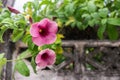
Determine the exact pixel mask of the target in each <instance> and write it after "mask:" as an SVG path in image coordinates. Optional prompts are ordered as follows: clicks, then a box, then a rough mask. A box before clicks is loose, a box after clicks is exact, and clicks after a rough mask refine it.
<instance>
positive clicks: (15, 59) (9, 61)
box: [7, 55, 31, 62]
mask: <svg viewBox="0 0 120 80" xmlns="http://www.w3.org/2000/svg"><path fill="white" fill-rule="evenodd" d="M29 57H31V55H30V56H27V57H24V58H18V59H14V60H7V62H12V61H19V60H22V59H25V58H29Z"/></svg>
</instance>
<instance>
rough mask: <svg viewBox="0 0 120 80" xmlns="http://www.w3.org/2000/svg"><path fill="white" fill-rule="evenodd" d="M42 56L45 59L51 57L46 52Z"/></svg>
mask: <svg viewBox="0 0 120 80" xmlns="http://www.w3.org/2000/svg"><path fill="white" fill-rule="evenodd" d="M41 58H42V59H43V60H47V59H48V58H49V55H48V53H44V54H43V55H42V56H41Z"/></svg>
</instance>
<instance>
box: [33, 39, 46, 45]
mask: <svg viewBox="0 0 120 80" xmlns="http://www.w3.org/2000/svg"><path fill="white" fill-rule="evenodd" d="M32 41H33V43H34V44H36V45H37V46H43V45H44V44H45V43H44V42H43V39H42V38H41V37H32Z"/></svg>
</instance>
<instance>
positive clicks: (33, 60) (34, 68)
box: [31, 57, 36, 73]
mask: <svg viewBox="0 0 120 80" xmlns="http://www.w3.org/2000/svg"><path fill="white" fill-rule="evenodd" d="M31 66H32V68H33V71H34V73H36V64H35V57H32V60H31Z"/></svg>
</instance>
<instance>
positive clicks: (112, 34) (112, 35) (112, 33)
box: [107, 25, 119, 40]
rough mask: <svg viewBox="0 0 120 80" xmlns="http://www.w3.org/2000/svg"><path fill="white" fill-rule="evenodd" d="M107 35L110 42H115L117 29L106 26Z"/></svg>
mask: <svg viewBox="0 0 120 80" xmlns="http://www.w3.org/2000/svg"><path fill="white" fill-rule="evenodd" d="M107 33H108V36H109V38H110V39H111V40H117V39H118V35H119V34H118V31H117V28H116V27H115V26H110V25H109V26H108V27H107Z"/></svg>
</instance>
